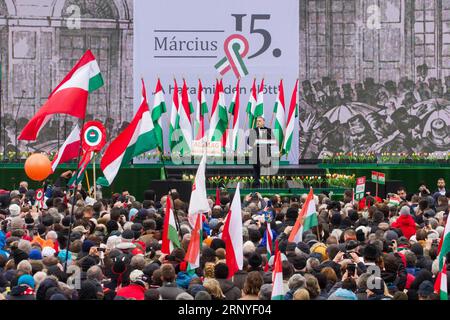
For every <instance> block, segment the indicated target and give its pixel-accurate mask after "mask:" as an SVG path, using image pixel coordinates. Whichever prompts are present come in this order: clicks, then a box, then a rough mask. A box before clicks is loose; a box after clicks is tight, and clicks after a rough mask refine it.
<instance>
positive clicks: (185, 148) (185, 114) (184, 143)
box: [178, 80, 194, 155]
mask: <svg viewBox="0 0 450 320" xmlns="http://www.w3.org/2000/svg"><path fill="white" fill-rule="evenodd" d="M192 113H194V107H193V106H192V102H191V97H190V96H189V92H188V88H187V85H186V80H183V89H182V91H181V106H180V108H178V114H179V119H180V126H179V130H180V131H181V139H180V142H179V143H181V149H180V151H181V154H182V155H185V154H189V153H190V152H191V148H192V131H193V128H192V123H191V114H192Z"/></svg>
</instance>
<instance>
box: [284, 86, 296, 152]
mask: <svg viewBox="0 0 450 320" xmlns="http://www.w3.org/2000/svg"><path fill="white" fill-rule="evenodd" d="M297 91H298V80H297V81H296V83H295V87H294V92H292V97H291V104H290V106H289V113H288V118H287V125H286V133H285V134H284V143H283V152H282V154H288V153H289V152H290V151H291V148H292V139H293V138H294V128H295V121H296V119H297V118H298V94H297Z"/></svg>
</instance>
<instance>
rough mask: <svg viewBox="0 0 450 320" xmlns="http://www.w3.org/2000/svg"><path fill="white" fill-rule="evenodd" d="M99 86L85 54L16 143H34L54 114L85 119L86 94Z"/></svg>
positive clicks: (94, 66) (91, 59)
mask: <svg viewBox="0 0 450 320" xmlns="http://www.w3.org/2000/svg"><path fill="white" fill-rule="evenodd" d="M102 86H103V77H102V75H101V73H100V68H99V66H98V64H97V61H96V60H95V57H94V55H93V54H92V52H91V51H90V50H88V51H86V53H85V54H84V55H83V57H81V59H80V60H79V61H78V63H77V64H76V65H75V67H73V69H72V70H71V71H70V72H69V73H68V74H67V75H66V77H65V78H64V79H63V81H62V82H61V83H60V84H59V85H58V86H57V87H56V88H55V90H53V92H52V93H51V94H50V96H49V97H48V100H47V102H46V103H45V104H44V105H43V106H42V108H41V109H39V111H38V112H37V113H36V114H35V115H34V117H33V118H32V119H31V120H30V121H29V122H28V124H27V125H26V126H25V128H24V129H23V131H22V133H21V134H20V136H19V138H18V139H19V140H28V141H35V140H36V139H37V136H38V135H39V132H40V131H41V129H42V128H43V127H44V126H45V124H46V123H47V122H48V121H49V120H50V119H51V117H52V116H53V115H54V114H67V115H70V116H73V117H76V118H79V119H84V118H85V116H86V106H87V102H88V95H89V93H91V92H93V91H95V90H97V89H99V88H101V87H102Z"/></svg>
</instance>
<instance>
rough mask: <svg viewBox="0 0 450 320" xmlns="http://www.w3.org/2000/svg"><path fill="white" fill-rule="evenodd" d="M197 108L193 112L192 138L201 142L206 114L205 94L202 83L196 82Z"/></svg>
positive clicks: (203, 135)
mask: <svg viewBox="0 0 450 320" xmlns="http://www.w3.org/2000/svg"><path fill="white" fill-rule="evenodd" d="M197 98H198V99H197V108H196V110H195V124H194V138H195V140H197V141H198V140H203V138H204V137H205V115H206V114H208V105H207V103H206V98H205V92H204V91H203V85H202V81H201V80H200V79H199V80H198V97H197Z"/></svg>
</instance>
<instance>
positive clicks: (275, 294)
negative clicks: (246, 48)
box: [272, 250, 284, 300]
mask: <svg viewBox="0 0 450 320" xmlns="http://www.w3.org/2000/svg"><path fill="white" fill-rule="evenodd" d="M272 300H284V290H283V268H282V265H281V251H279V250H278V251H277V253H276V255H275V268H274V269H273V275H272Z"/></svg>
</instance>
